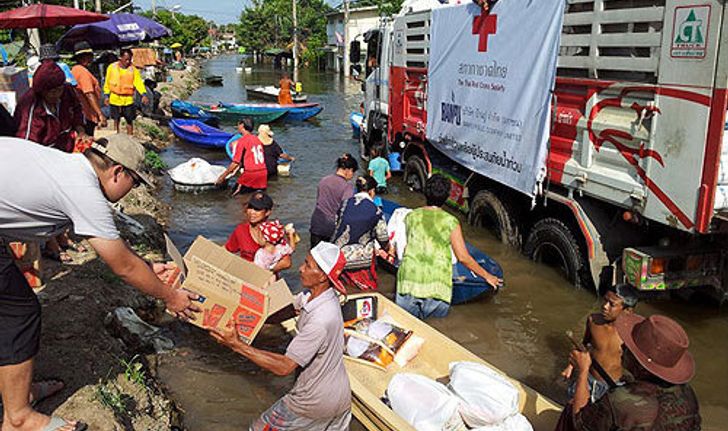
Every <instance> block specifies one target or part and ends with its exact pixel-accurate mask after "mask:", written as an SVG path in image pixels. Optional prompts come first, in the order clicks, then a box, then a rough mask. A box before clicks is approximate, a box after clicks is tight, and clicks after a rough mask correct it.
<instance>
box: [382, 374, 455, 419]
mask: <svg viewBox="0 0 728 431" xmlns="http://www.w3.org/2000/svg"><path fill="white" fill-rule="evenodd" d="M387 396H388V397H389V401H390V403H391V405H392V410H394V412H395V413H397V414H398V415H399V416H401V417H402V418H403V419H404V420H405V421H407V422H408V423H409V424H410V425H412V426H413V427H414V428H415V429H416V430H417V431H461V430H465V429H467V428H466V427H465V424H464V423H463V421H462V419H461V418H460V415H459V413H458V404H459V401H458V398H457V397H456V396H455V395H454V394H453V393H452V392H450V390H449V389H448V388H447V387H446V386H445V385H443V384H442V383H438V382H436V381H434V380H432V379H430V378H427V377H425V376H421V375H419V374H409V373H399V374H396V375H395V376H394V377H392V380H391V381H390V382H389V386H388V387H387Z"/></svg>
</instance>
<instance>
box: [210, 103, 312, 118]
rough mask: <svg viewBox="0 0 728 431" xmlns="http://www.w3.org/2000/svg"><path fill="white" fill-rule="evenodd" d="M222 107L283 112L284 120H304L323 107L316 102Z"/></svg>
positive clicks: (242, 104)
mask: <svg viewBox="0 0 728 431" xmlns="http://www.w3.org/2000/svg"><path fill="white" fill-rule="evenodd" d="M223 107H225V108H226V109H228V110H230V111H239V112H250V113H252V114H255V113H257V112H280V111H282V112H285V114H284V115H283V120H285V121H306V120H308V119H310V118H313V117H315V116H316V115H318V114H319V113H320V112H321V111H323V110H324V108H323V107H322V106H321V105H319V104H318V103H294V104H291V105H279V104H277V103H230V104H223Z"/></svg>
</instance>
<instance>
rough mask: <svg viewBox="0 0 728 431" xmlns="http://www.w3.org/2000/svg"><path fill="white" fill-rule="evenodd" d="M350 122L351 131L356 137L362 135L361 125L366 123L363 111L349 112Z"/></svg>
mask: <svg viewBox="0 0 728 431" xmlns="http://www.w3.org/2000/svg"><path fill="white" fill-rule="evenodd" d="M349 123H350V124H351V132H352V135H353V136H354V137H355V138H358V137H359V136H360V135H361V127H362V125H363V123H364V114H362V113H361V112H352V113H351V114H349Z"/></svg>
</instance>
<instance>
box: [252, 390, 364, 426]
mask: <svg viewBox="0 0 728 431" xmlns="http://www.w3.org/2000/svg"><path fill="white" fill-rule="evenodd" d="M350 422H351V410H347V411H345V412H344V413H342V414H340V415H339V416H336V417H333V418H324V419H311V418H307V417H304V416H300V415H297V414H295V413H294V412H292V411H291V410H290V409H289V408H288V406H286V403H285V401H283V399H282V398H281V399H279V400H278V401H276V402H275V403H274V404H273V405H272V406H270V408H269V409H268V410H266V411H264V412H263V414H262V415H260V417H259V418H258V420H256V421H255V422H254V423H253V425H251V426H250V431H346V430H348V429H349V423H350Z"/></svg>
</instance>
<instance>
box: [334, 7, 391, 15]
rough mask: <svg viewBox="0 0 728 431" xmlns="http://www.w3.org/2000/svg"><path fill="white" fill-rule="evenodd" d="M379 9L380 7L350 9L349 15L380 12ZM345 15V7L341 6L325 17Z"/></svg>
mask: <svg viewBox="0 0 728 431" xmlns="http://www.w3.org/2000/svg"><path fill="white" fill-rule="evenodd" d="M378 9H379V6H361V7H350V8H349V13H350V14H351V13H354V12H369V11H374V10H378ZM343 14H344V7H343V6H339V7H338V8H336V9H335V10H334V11H333V12H329V13H327V14H326V15H325V16H334V15H343Z"/></svg>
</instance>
